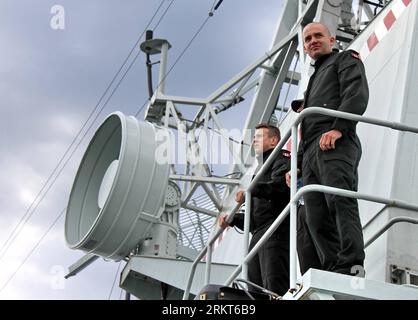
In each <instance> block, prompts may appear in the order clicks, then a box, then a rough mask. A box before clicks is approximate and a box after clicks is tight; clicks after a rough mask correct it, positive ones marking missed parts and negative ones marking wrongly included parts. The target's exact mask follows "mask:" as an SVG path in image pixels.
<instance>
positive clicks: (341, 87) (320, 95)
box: [302, 50, 369, 150]
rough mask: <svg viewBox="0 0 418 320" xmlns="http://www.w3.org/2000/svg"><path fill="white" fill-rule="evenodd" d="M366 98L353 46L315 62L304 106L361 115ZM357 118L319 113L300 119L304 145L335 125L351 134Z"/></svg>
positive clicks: (365, 85) (365, 83)
mask: <svg viewBox="0 0 418 320" xmlns="http://www.w3.org/2000/svg"><path fill="white" fill-rule="evenodd" d="M368 100H369V87H368V85H367V79H366V75H365V70H364V66H363V63H362V62H361V60H360V59H359V55H358V53H356V52H355V51H352V50H348V51H342V52H340V53H338V52H332V53H330V54H328V55H325V56H322V57H320V58H319V59H318V60H317V61H316V62H315V72H314V74H313V75H312V76H311V78H310V79H309V84H308V87H307V89H306V92H305V101H304V108H309V107H313V106H315V107H324V108H327V109H333V110H338V111H344V112H350V113H355V114H358V115H362V114H363V113H364V111H365V110H366V107H367V102H368ZM356 124H357V123H356V122H354V121H349V120H345V119H340V118H334V117H328V116H324V115H320V114H315V115H310V116H308V117H306V118H305V119H304V120H303V121H302V141H303V148H305V150H306V147H307V146H308V145H309V144H310V143H311V142H312V141H313V140H314V139H315V138H317V137H318V136H320V135H322V134H323V133H325V132H327V131H330V130H333V129H337V130H339V131H341V133H342V134H343V136H345V135H353V134H355V130H356Z"/></svg>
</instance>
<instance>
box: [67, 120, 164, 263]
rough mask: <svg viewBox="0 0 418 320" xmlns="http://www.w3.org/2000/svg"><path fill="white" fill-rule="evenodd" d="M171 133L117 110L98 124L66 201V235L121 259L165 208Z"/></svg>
mask: <svg viewBox="0 0 418 320" xmlns="http://www.w3.org/2000/svg"><path fill="white" fill-rule="evenodd" d="M168 146H169V132H168V130H166V129H165V128H160V127H157V126H155V125H153V124H151V123H148V122H143V121H138V120H137V119H136V118H134V117H132V116H129V117H127V116H125V115H124V114H122V113H121V112H115V113H112V114H110V115H109V116H108V117H107V118H106V119H105V120H104V122H103V123H102V125H101V126H100V127H99V128H98V129H97V131H96V133H95V135H94V137H93V139H92V140H91V141H90V144H89V146H88V148H87V151H86V153H85V154H84V156H83V159H82V161H81V164H80V167H79V169H78V172H77V175H76V178H75V181H74V184H73V187H72V190H71V194H70V199H69V203H68V206H67V214H66V220H65V238H66V241H67V245H68V246H69V247H70V248H72V249H80V250H83V251H86V252H89V253H93V254H96V255H100V256H102V257H105V258H108V259H112V260H115V261H119V260H121V259H123V258H124V257H126V256H127V255H128V254H129V253H130V252H131V251H132V250H133V249H134V248H135V246H136V245H138V244H140V243H141V241H142V240H143V239H144V237H146V235H147V233H148V232H149V230H150V227H151V226H152V224H153V223H155V222H158V220H159V218H160V216H161V214H162V212H163V210H164V199H165V194H166V190H167V184H168V177H169V161H168V155H169V148H168Z"/></svg>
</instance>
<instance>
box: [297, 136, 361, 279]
mask: <svg viewBox="0 0 418 320" xmlns="http://www.w3.org/2000/svg"><path fill="white" fill-rule="evenodd" d="M319 139H320V137H318V138H317V139H316V140H314V141H313V142H312V143H311V144H310V145H309V147H308V148H307V149H305V151H304V154H303V164H302V178H303V184H304V185H309V184H321V185H325V186H331V187H335V188H341V189H347V190H352V191H356V190H357V183H358V176H357V167H358V164H359V161H360V157H361V146H360V141H359V140H358V138H357V136H343V137H342V138H341V139H339V140H337V142H336V148H335V149H334V150H329V151H321V149H320V148H319ZM304 200H305V208H306V224H307V227H308V230H309V234H310V236H311V238H312V241H313V244H314V246H315V249H316V253H317V255H318V258H319V260H320V263H321V269H322V270H329V271H335V272H342V273H349V271H350V269H351V268H352V267H353V266H363V261H364V242H363V233H362V228H361V223H360V217H359V212H358V204H357V200H356V199H353V198H347V197H341V196H336V195H332V194H324V193H319V192H313V193H308V194H306V195H305V196H304Z"/></svg>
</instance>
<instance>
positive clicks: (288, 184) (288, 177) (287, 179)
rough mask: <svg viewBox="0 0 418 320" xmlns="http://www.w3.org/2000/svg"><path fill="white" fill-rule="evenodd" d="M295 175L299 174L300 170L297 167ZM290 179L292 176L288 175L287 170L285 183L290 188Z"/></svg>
mask: <svg viewBox="0 0 418 320" xmlns="http://www.w3.org/2000/svg"><path fill="white" fill-rule="evenodd" d="M297 175H298V177H299V175H300V170H299V169H297ZM291 181H292V178H291V176H290V171H289V172H287V173H286V184H287V186H288V187H289V188H290V182H291Z"/></svg>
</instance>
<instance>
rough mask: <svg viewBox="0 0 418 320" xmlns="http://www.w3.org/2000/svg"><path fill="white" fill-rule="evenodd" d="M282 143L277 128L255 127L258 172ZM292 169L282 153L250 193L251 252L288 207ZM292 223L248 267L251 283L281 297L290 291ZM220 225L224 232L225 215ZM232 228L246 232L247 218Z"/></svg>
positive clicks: (239, 197) (239, 196)
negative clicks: (289, 181)
mask: <svg viewBox="0 0 418 320" xmlns="http://www.w3.org/2000/svg"><path fill="white" fill-rule="evenodd" d="M279 142H280V131H279V129H278V128H277V127H274V126H271V125H269V124H265V123H262V124H259V125H257V126H256V130H255V135H254V139H253V148H254V150H255V153H256V155H257V158H258V161H259V166H258V168H260V167H261V165H262V164H263V163H264V162H266V161H267V159H268V157H269V156H270V155H271V153H272V152H273V149H274V147H276V146H277V144H278V143H279ZM289 169H290V153H289V152H288V151H287V150H280V152H279V153H278V155H277V156H276V157H275V159H274V161H273V163H272V164H271V165H270V166H269V168H267V170H266V171H265V172H264V173H263V174H262V175H261V176H260V178H259V180H258V182H257V183H256V184H255V185H254V187H253V189H252V191H251V212H250V232H251V234H252V238H251V242H250V246H249V251H250V250H251V249H252V248H253V247H254V246H255V245H256V244H257V242H258V241H259V240H260V239H261V237H262V236H263V235H264V234H265V232H266V231H267V229H268V228H269V227H270V226H271V224H272V223H273V222H274V220H275V219H276V218H277V216H278V215H279V214H280V213H281V212H282V210H283V209H284V208H285V207H286V205H287V204H288V203H289V198H290V189H289V187H288V186H287V185H286V178H285V175H286V172H288V171H289ZM253 178H254V177H253ZM244 195H245V191H244V190H240V191H238V193H237V194H236V196H235V200H236V201H237V202H238V203H242V202H244V201H245V199H244ZM289 223H290V218H289V216H287V217H286V218H285V219H284V220H283V221H282V223H281V224H280V226H279V227H278V228H277V229H276V231H275V232H274V233H273V234H272V235H271V237H270V238H269V239H268V240H267V242H266V243H265V244H264V245H263V246H262V247H261V248H260V250H259V251H258V253H257V254H256V255H255V256H254V257H253V259H251V260H250V261H249V263H248V280H250V281H251V282H253V283H255V284H257V285H259V286H262V287H264V288H266V289H268V290H270V291H273V292H275V293H277V294H279V295H284V294H285V293H286V292H287V290H288V289H289V239H290V234H289V232H290V231H289ZM219 225H220V226H221V227H224V228H225V227H227V226H228V225H227V222H226V215H222V216H220V218H219ZM230 226H236V227H238V228H240V229H242V230H243V229H244V215H243V214H240V213H238V214H236V215H235V216H234V219H233V221H232V222H231V224H230Z"/></svg>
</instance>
